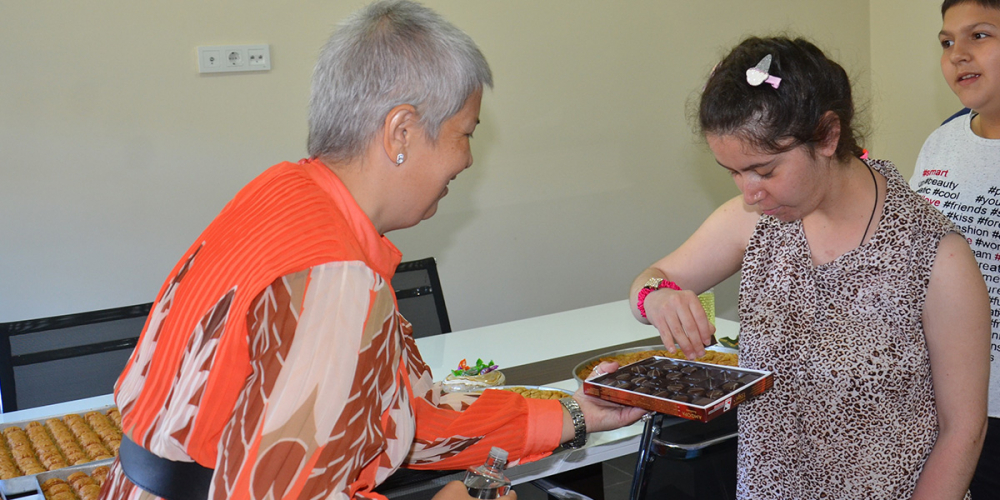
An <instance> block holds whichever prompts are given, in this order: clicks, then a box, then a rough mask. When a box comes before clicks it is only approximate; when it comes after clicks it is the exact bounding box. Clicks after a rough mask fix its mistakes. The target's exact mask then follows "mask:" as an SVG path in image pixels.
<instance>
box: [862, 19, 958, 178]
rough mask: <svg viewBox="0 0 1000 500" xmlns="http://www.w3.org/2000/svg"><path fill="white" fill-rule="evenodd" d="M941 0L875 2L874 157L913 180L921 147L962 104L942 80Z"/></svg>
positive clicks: (873, 41) (872, 147)
mask: <svg viewBox="0 0 1000 500" xmlns="http://www.w3.org/2000/svg"><path fill="white" fill-rule="evenodd" d="M940 30H941V1H940V0H871V64H872V68H871V74H872V82H873V85H872V87H873V92H872V96H873V98H872V102H871V110H872V116H873V120H872V127H871V131H872V134H871V136H872V141H871V142H870V144H871V147H870V149H871V151H872V154H873V155H874V156H876V157H879V158H887V159H890V160H893V161H894V162H896V165H897V167H898V168H899V171H900V172H902V173H903V175H904V176H905V177H906V178H907V179H909V178H910V175H911V174H912V173H913V165H914V164H915V163H916V161H917V154H918V153H919V152H920V145H921V144H923V141H924V139H926V138H927V135H928V134H930V133H931V132H932V131H933V130H934V129H935V128H937V126H938V125H939V124H940V123H941V121H942V120H944V119H945V118H948V117H949V116H951V115H952V113H954V112H956V111H958V110H960V109H962V103H960V102H959V101H958V98H957V97H955V94H953V93H952V92H951V89H949V88H948V84H947V83H946V82H945V81H944V78H943V77H942V76H941V66H940V63H939V61H940V57H941V45H940V44H939V43H938V38H937V33H938V31H940Z"/></svg>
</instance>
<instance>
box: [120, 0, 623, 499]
mask: <svg viewBox="0 0 1000 500" xmlns="http://www.w3.org/2000/svg"><path fill="white" fill-rule="evenodd" d="M488 86H492V76H491V73H490V69H489V66H488V65H487V63H486V60H485V58H484V57H483V55H482V54H481V53H480V51H479V49H478V48H477V47H476V45H475V43H474V42H473V41H472V40H471V39H470V38H469V37H468V36H467V35H466V34H464V33H463V32H461V31H460V30H458V29H457V28H455V27H454V26H452V25H451V24H450V23H448V22H447V21H445V20H444V19H442V18H441V17H440V16H438V15H437V14H435V13H434V12H432V11H431V10H429V9H427V8H424V7H422V6H420V5H417V4H414V3H411V2H407V1H401V0H389V1H381V2H376V3H374V4H372V5H369V6H368V7H366V8H364V9H362V10H361V11H359V12H357V13H355V14H354V15H352V16H351V17H350V18H349V19H347V20H346V21H345V22H344V23H343V24H342V25H341V26H339V27H338V29H337V30H336V32H335V33H334V34H333V36H332V37H331V38H330V41H329V43H327V45H326V46H325V48H324V49H323V53H322V55H321V57H320V60H319V63H318V64H317V67H316V73H315V78H314V82H313V96H312V103H311V109H310V135H309V153H310V155H311V157H310V158H309V159H306V160H302V161H299V162H297V163H281V164H278V165H275V166H273V167H271V168H270V169H268V170H267V171H265V172H264V173H263V174H261V175H260V176H258V177H257V178H256V179H254V180H253V181H251V182H250V183H249V184H248V185H247V186H245V187H244V188H243V189H242V190H241V191H240V192H239V193H237V194H236V196H235V198H233V200H232V201H230V203H229V204H227V205H226V207H225V208H224V209H223V211H222V212H221V213H220V214H219V215H218V216H217V217H216V218H215V220H214V221H213V222H212V223H211V224H210V225H209V226H208V227H207V228H206V229H205V231H204V232H203V233H202V234H201V235H200V236H199V237H198V239H197V240H195V242H194V243H193V244H192V245H191V247H190V248H189V250H188V251H187V252H186V253H185V255H184V256H183V257H182V258H181V259H180V261H179V262H178V263H177V265H176V267H175V268H174V269H173V271H172V272H171V273H170V274H169V275H168V278H167V280H166V282H165V283H164V285H163V287H162V288H161V290H160V293H159V295H158V296H157V300H156V303H155V304H154V307H153V309H152V311H151V313H150V317H149V319H148V321H147V325H146V328H145V330H144V331H143V334H142V337H141V338H140V341H139V344H138V346H137V347H136V349H135V352H134V353H133V354H132V357H131V359H130V360H129V363H128V365H127V366H126V368H125V371H124V372H123V373H122V375H121V377H120V378H119V381H118V384H117V386H116V388H115V401H116V403H117V405H118V407H119V408H120V409H121V415H122V429H123V431H124V435H125V438H124V439H123V441H122V443H121V449H120V457H119V459H118V460H117V461H116V462H115V463H114V464H113V466H112V468H111V472H110V475H109V479H108V482H109V484H107V485H105V487H104V488H103V492H102V498H104V499H112V500H123V499H126V498H129V499H132V500H138V499H139V498H142V499H144V500H145V499H147V498H150V497H162V498H165V499H167V500H188V499H199V500H200V499H203V498H216V499H223V498H239V499H264V498H351V497H357V498H379V495H378V494H377V493H375V492H373V489H374V488H375V487H376V486H377V485H378V484H380V483H381V482H382V481H384V480H385V479H386V478H387V477H388V476H389V475H390V474H392V473H393V472H394V471H395V470H396V469H397V468H399V467H401V466H406V467H415V468H432V469H455V468H458V469H461V468H465V467H467V466H470V465H473V464H479V463H482V462H483V461H484V459H485V458H486V455H487V453H488V452H489V450H490V448H491V447H493V446H499V447H501V448H504V449H505V450H507V451H508V452H509V454H510V462H511V463H514V464H516V463H519V462H526V461H530V460H534V459H537V458H540V457H543V456H545V455H547V454H549V453H551V452H552V450H553V449H555V448H556V447H557V446H559V445H560V444H561V443H567V444H569V445H571V446H576V445H580V444H582V442H583V441H584V440H585V438H586V432H587V431H594V430H606V429H611V428H616V427H619V426H621V425H624V424H628V423H631V422H634V421H635V420H637V419H638V418H639V416H641V410H638V409H634V408H623V407H619V406H616V405H610V404H607V403H603V402H601V401H600V400H595V399H592V398H589V397H587V396H584V395H582V394H579V393H578V394H577V395H574V397H573V398H567V399H566V400H564V401H562V402H556V401H540V400H527V399H525V398H523V397H521V396H520V395H518V394H514V393H511V392H506V391H486V392H485V393H484V394H483V395H482V396H480V397H478V398H472V397H469V396H460V395H443V394H442V393H441V392H440V391H439V390H438V386H437V385H435V384H434V383H433V378H432V375H431V373H430V371H429V370H428V368H427V365H426V364H425V363H424V362H423V360H422V359H421V357H420V353H419V352H418V351H417V348H416V344H415V342H414V340H413V337H412V335H411V332H412V328H411V325H410V324H409V323H408V322H407V321H406V319H405V318H403V317H402V316H401V315H400V314H399V312H398V310H397V308H396V304H395V299H394V294H393V289H392V286H391V284H390V281H391V279H392V277H393V273H394V270H395V268H396V266H397V264H399V262H400V260H401V254H400V252H399V250H397V249H396V247H395V246H393V244H392V243H391V242H390V241H389V240H388V239H386V237H385V236H384V234H385V233H387V232H389V231H392V230H395V229H401V228H406V227H410V226H413V225H415V224H417V223H418V222H420V221H421V220H423V219H426V218H428V217H430V216H432V215H433V214H434V212H435V211H436V209H437V204H438V202H439V201H440V199H441V198H442V197H444V196H445V195H446V194H447V192H448V187H447V186H448V182H449V181H450V180H451V179H454V178H455V176H457V175H458V174H459V173H461V172H462V171H463V170H465V169H466V168H468V167H469V166H470V165H471V164H472V154H471V152H470V149H469V140H470V138H471V137H472V133H473V131H474V130H475V128H476V125H477V124H478V123H479V107H480V102H481V100H482V95H483V89H484V88H485V87H488ZM613 368H615V367H614V366H613V365H609V366H604V367H603V369H605V370H609V369H613ZM511 496H513V495H511ZM437 497H438V498H469V497H468V494H467V493H466V490H465V489H464V487H463V486H462V484H461V483H457V482H455V483H452V484H449V485H447V486H446V487H445V488H444V489H442V490H441V492H439V493H438V495H437Z"/></svg>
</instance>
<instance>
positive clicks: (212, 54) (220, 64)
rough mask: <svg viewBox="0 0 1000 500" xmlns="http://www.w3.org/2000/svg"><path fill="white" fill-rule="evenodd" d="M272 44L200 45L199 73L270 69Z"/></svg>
mask: <svg viewBox="0 0 1000 500" xmlns="http://www.w3.org/2000/svg"><path fill="white" fill-rule="evenodd" d="M270 69H271V46H270V45H212V46H201V47H198V72H199V73H231V72H237V71H268V70H270Z"/></svg>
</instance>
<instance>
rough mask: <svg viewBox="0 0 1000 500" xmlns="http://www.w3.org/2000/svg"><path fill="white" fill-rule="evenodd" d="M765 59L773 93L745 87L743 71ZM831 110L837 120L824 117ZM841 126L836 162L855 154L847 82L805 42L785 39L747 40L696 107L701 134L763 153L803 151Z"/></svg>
mask: <svg viewBox="0 0 1000 500" xmlns="http://www.w3.org/2000/svg"><path fill="white" fill-rule="evenodd" d="M768 54H770V55H771V58H772V60H771V69H770V71H769V73H770V74H771V75H774V76H777V77H779V78H781V84H780V85H779V87H778V88H777V89H775V88H772V87H771V85H768V84H766V83H764V84H761V85H759V86H756V87H754V86H752V85H750V84H749V83H747V69H749V68H753V67H754V66H756V65H757V63H758V62H759V61H760V60H761V59H763V58H764V57H765V56H767V55H768ZM830 111H832V112H833V113H834V114H835V115H836V118H837V119H833V118H832V117H831V116H830V115H828V112H830ZM838 120H839V125H840V140H839V141H838V143H837V150H836V153H835V155H836V157H837V158H838V159H839V160H841V161H846V160H847V159H848V158H850V157H851V156H861V155H862V154H863V150H862V149H861V146H859V142H860V137H859V136H858V135H857V134H858V133H857V131H856V130H855V127H854V125H853V123H852V121H853V120H854V100H853V99H852V97H851V82H850V79H849V78H848V76H847V72H846V71H844V68H842V67H841V66H840V65H839V64H837V63H836V62H834V61H832V60H830V59H829V58H827V57H826V55H825V54H824V53H823V51H822V50H820V49H819V48H818V47H816V46H815V45H813V44H812V43H811V42H809V41H807V40H805V39H802V38H796V39H790V38H785V37H771V38H758V37H751V38H747V39H745V40H743V41H742V42H740V44H739V45H737V46H736V47H735V48H733V50H732V51H731V52H729V54H728V55H726V57H725V58H723V59H722V62H720V63H719V65H718V66H716V68H715V70H714V71H713V72H712V75H711V76H709V78H708V83H706V85H705V90H704V91H703V92H702V94H701V100H700V103H699V107H698V124H699V126H700V128H701V132H702V134H714V135H736V136H738V137H740V138H741V139H743V140H744V141H746V142H747V143H748V144H750V145H752V146H754V147H756V148H757V149H758V150H759V151H761V152H764V153H771V154H777V153H782V152H785V151H790V150H792V149H795V148H796V147H798V146H800V145H805V146H807V147H808V148H810V150H814V148H815V147H816V146H817V145H819V144H820V143H821V142H822V141H823V140H824V139H825V138H826V137H828V135H829V133H830V131H831V129H832V128H833V127H835V126H836V125H837V124H838Z"/></svg>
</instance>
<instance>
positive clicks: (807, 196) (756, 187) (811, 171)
mask: <svg viewBox="0 0 1000 500" xmlns="http://www.w3.org/2000/svg"><path fill="white" fill-rule="evenodd" d="M705 139H706V140H707V141H708V147H709V148H710V149H711V150H712V154H714V155H715V161H717V162H718V163H719V165H722V166H723V167H724V168H725V169H726V170H728V171H729V174H730V175H731V176H732V177H733V181H735V182H736V187H737V188H739V190H740V192H742V193H743V202H744V203H746V204H747V205H750V206H755V207H757V208H758V209H759V210H760V211H761V212H762V213H764V214H766V215H771V216H774V217H777V218H778V219H779V220H782V221H784V222H790V221H794V220H799V219H802V218H803V217H805V216H806V215H808V214H809V213H811V212H812V211H813V210H815V209H816V207H817V206H818V205H819V202H820V201H821V200H822V198H823V194H824V192H823V190H822V185H823V184H822V179H823V178H824V177H825V173H826V171H825V170H824V166H825V164H824V163H823V162H822V161H821V160H820V159H819V158H816V157H815V155H813V154H812V152H811V151H810V150H809V148H807V147H806V146H798V147H796V148H794V149H792V150H790V151H786V152H784V153H778V154H770V153H761V152H759V151H757V148H755V147H753V146H750V145H748V144H747V143H746V141H744V140H743V139H741V138H739V137H737V136H734V135H714V134H707V135H706V136H705ZM826 168H828V166H827V167H826Z"/></svg>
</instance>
